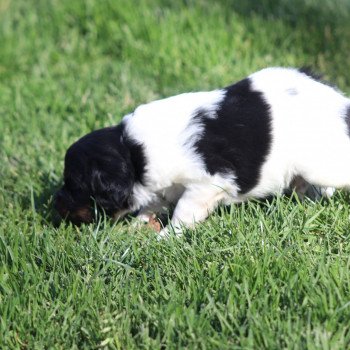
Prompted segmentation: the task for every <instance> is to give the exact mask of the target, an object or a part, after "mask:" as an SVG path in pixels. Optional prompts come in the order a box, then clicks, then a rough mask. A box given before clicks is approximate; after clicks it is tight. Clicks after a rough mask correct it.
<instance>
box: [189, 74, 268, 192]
mask: <svg viewBox="0 0 350 350" xmlns="http://www.w3.org/2000/svg"><path fill="white" fill-rule="evenodd" d="M224 90H225V91H226V95H225V97H224V99H223V101H222V102H221V103H220V105H219V106H218V109H217V116H216V117H214V118H213V117H210V115H208V113H206V112H205V111H201V112H199V113H198V115H197V116H196V117H195V118H196V119H197V120H198V119H199V120H200V123H201V124H202V125H204V134H203V136H202V137H201V138H200V139H199V140H198V141H197V142H196V144H195V147H196V149H197V151H198V152H199V153H200V154H201V155H202V157H203V159H204V162H205V165H206V168H207V171H208V172H209V173H210V174H212V175H213V174H215V173H226V174H227V173H233V175H234V176H235V177H236V183H237V184H238V186H239V189H240V190H239V192H240V193H242V194H244V193H247V192H249V191H250V190H251V189H252V188H253V187H254V186H256V185H257V183H258V181H259V178H260V170H261V166H262V165H263V163H264V161H265V159H266V156H267V155H268V152H269V150H270V147H271V142H272V138H271V116H270V106H269V105H268V104H267V103H266V102H265V100H264V98H263V96H262V94H261V93H260V92H258V91H254V90H252V88H251V81H250V79H249V78H246V79H244V80H241V81H240V82H238V83H236V84H234V85H231V86H229V87H227V88H225V89H224Z"/></svg>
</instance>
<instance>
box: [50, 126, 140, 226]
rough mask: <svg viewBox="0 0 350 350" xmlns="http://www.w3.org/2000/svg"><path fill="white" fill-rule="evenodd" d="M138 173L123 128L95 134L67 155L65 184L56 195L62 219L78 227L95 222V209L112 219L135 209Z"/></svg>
mask: <svg viewBox="0 0 350 350" xmlns="http://www.w3.org/2000/svg"><path fill="white" fill-rule="evenodd" d="M133 185H134V170H133V167H132V164H131V161H130V155H129V152H128V149H127V147H125V145H124V143H123V137H122V131H121V128H120V127H113V128H105V129H101V130H97V131H94V132H92V133H90V134H88V135H86V136H84V137H83V138H81V139H80V140H78V141H77V142H76V143H74V144H73V145H72V146H71V147H70V148H69V149H68V151H67V153H66V156H65V168H64V185H63V186H62V188H61V189H60V190H59V191H58V192H57V193H56V195H55V208H56V210H57V211H58V213H59V214H60V216H61V217H62V218H64V219H66V220H68V221H71V222H72V223H74V224H77V225H79V224H81V223H90V222H92V221H93V219H94V217H95V215H94V208H97V209H98V210H99V211H104V212H105V213H106V214H107V215H109V216H114V215H116V214H117V213H119V212H123V213H127V212H128V211H129V209H130V207H131V194H132V188H133Z"/></svg>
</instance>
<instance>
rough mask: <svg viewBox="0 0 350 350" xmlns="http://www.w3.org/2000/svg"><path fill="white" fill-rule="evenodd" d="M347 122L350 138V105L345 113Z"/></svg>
mask: <svg viewBox="0 0 350 350" xmlns="http://www.w3.org/2000/svg"><path fill="white" fill-rule="evenodd" d="M345 121H346V125H347V127H348V136H349V137H350V105H349V106H348V107H347V109H346V112H345Z"/></svg>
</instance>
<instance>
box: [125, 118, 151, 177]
mask: <svg viewBox="0 0 350 350" xmlns="http://www.w3.org/2000/svg"><path fill="white" fill-rule="evenodd" d="M122 125H123V124H122ZM123 142H124V144H125V146H126V147H127V148H128V150H129V153H130V160H131V163H132V165H133V167H134V174H135V182H139V183H141V184H144V174H145V167H146V156H145V152H144V149H143V146H142V145H141V144H139V143H137V142H136V141H134V140H133V139H131V138H130V137H129V136H128V135H127V133H126V132H124V133H123Z"/></svg>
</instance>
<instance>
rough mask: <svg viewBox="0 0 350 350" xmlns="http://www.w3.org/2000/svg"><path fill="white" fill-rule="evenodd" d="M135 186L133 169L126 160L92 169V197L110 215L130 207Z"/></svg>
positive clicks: (111, 162) (115, 160)
mask: <svg viewBox="0 0 350 350" xmlns="http://www.w3.org/2000/svg"><path fill="white" fill-rule="evenodd" d="M133 185H134V175H133V169H131V168H130V166H128V164H127V162H126V161H124V160H121V159H118V160H117V159H113V161H108V162H105V164H101V163H100V164H98V165H97V166H94V167H93V169H92V174H91V189H92V196H93V198H94V200H95V201H96V204H97V205H98V206H99V207H101V208H103V209H104V210H105V212H106V213H107V214H109V215H110V214H113V213H114V212H115V211H117V210H120V209H128V208H129V207H130V205H131V203H130V201H131V193H132V188H133Z"/></svg>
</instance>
